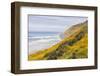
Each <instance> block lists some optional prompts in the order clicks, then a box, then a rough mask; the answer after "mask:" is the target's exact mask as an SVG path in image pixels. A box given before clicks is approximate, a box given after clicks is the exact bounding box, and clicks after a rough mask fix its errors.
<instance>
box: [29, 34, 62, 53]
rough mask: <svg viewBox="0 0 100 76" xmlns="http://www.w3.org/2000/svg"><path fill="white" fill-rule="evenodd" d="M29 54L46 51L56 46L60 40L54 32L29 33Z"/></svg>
mask: <svg viewBox="0 0 100 76" xmlns="http://www.w3.org/2000/svg"><path fill="white" fill-rule="evenodd" d="M28 39H29V54H32V53H35V52H37V51H39V50H44V49H47V48H49V47H51V46H53V45H55V44H57V43H58V42H59V41H60V40H61V39H60V37H59V33H55V32H29V34H28Z"/></svg>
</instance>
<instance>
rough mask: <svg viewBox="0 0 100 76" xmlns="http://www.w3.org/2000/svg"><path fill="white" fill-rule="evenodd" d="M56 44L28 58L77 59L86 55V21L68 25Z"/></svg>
mask: <svg viewBox="0 0 100 76" xmlns="http://www.w3.org/2000/svg"><path fill="white" fill-rule="evenodd" d="M63 35H64V36H63V40H62V41H61V42H59V43H58V44H56V45H54V46H52V47H50V48H48V49H45V50H40V51H39V52H37V53H35V54H31V55H29V60H53V59H78V58H87V57H88V26H87V21H86V22H84V23H80V24H77V25H74V26H72V27H70V28H69V29H68V30H66V31H65V32H64V33H63Z"/></svg>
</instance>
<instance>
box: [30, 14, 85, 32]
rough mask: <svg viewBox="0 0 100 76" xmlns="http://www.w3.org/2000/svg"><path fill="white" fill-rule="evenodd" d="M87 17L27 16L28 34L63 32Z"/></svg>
mask: <svg viewBox="0 0 100 76" xmlns="http://www.w3.org/2000/svg"><path fill="white" fill-rule="evenodd" d="M86 20H87V17H71V16H42V15H29V32H63V31H64V30H65V29H67V28H69V27H70V26H72V25H74V24H78V23H81V22H84V21H86Z"/></svg>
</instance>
